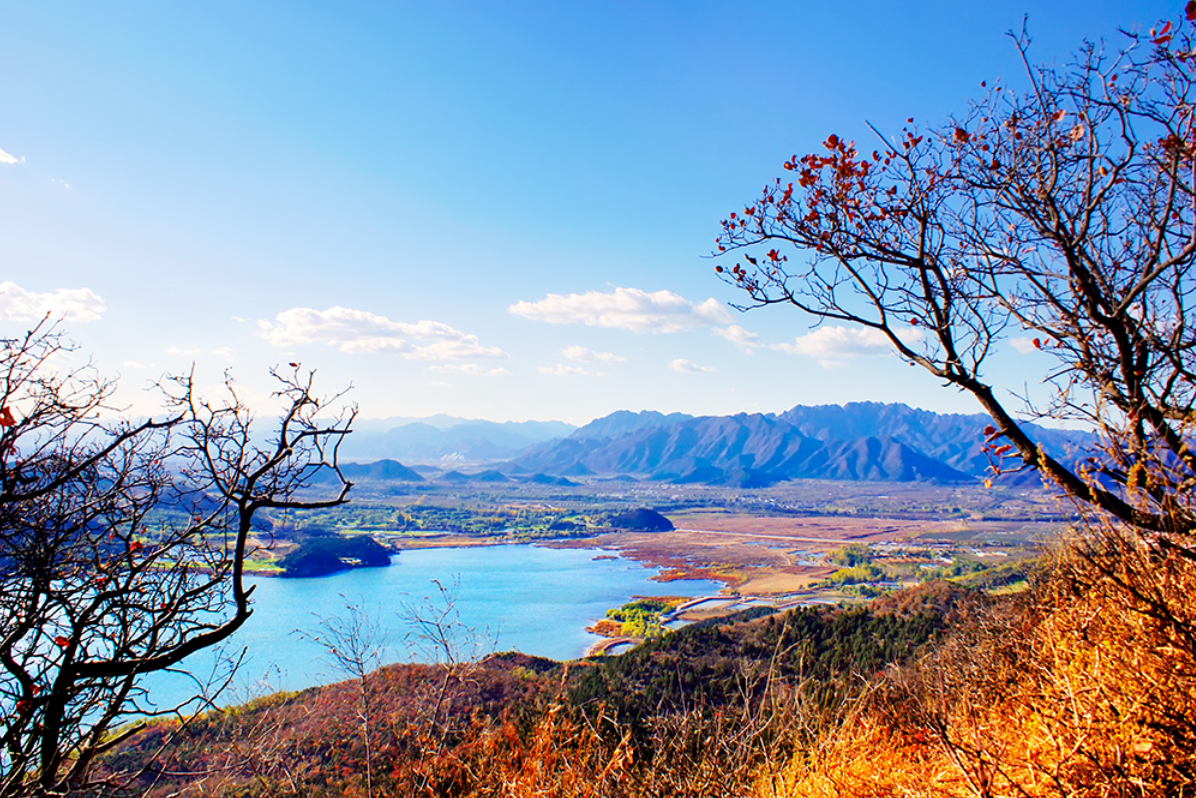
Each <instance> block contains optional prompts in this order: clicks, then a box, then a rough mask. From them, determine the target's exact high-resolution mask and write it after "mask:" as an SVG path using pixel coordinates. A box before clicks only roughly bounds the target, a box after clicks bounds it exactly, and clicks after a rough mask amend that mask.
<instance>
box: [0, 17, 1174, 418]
mask: <svg viewBox="0 0 1196 798" xmlns="http://www.w3.org/2000/svg"><path fill="white" fill-rule="evenodd" d="M1181 5H1182V4H1178V3H1177V4H1165V3H1158V2H1131V3H1125V2H1121V3H1115V2H1102V1H1100V0H1096V1H1094V2H1050V3H1048V2H1039V3H1036V4H1034V5H1029V4H1027V3H1026V2H1025V0H1022V2H1020V3H1015V2H1001V1H998V2H989V3H983V4H965V3H958V2H926V3H917V2H911V3H892V2H887V3H880V2H871V1H868V2H854V3H820V4H813V3H799V2H791V3H771V2H757V3H744V4H730V3H717V4H716V3H702V2H657V3H646V2H635V3H633V2H601V3H599V2H573V3H564V2H561V3H538V4H537V3H517V2H507V3H482V2H477V3H464V2H461V3H421V4H415V3H352V4H350V3H343V4H331V3H321V4H316V3H300V2H288V3H252V4H245V3H222V2H205V3H145V4H137V3H121V2H114V3H107V4H96V3H70V2H61V3H60V2H46V3H9V4H6V5H5V7H4V10H3V24H2V25H0V74H3V76H4V81H3V84H4V88H3V91H0V219H3V221H2V222H0V225H2V227H0V230H2V231H3V234H2V235H0V259H2V260H0V262H2V263H3V264H4V268H3V271H2V272H0V283H2V284H3V285H2V286H0V332H2V333H3V334H6V335H10V334H13V333H14V332H19V331H21V330H24V329H27V328H28V326H29V323H30V319H31V318H33V317H34V316H36V315H38V314H40V313H42V312H45V311H47V310H49V311H52V312H55V313H58V314H60V315H65V317H66V321H65V322H64V324H65V326H66V329H68V331H69V332H70V333H71V335H72V337H73V338H75V339H76V340H77V341H78V342H79V344H80V346H81V351H82V352H84V353H87V354H90V355H92V356H94V359H95V361H96V363H97V364H98V365H99V366H100V367H101V369H102V370H103V371H105V372H106V373H108V374H110V375H113V376H116V375H119V377H120V380H121V385H122V400H123V401H124V402H125V403H127V405H128V406H129V407H130V408H132V409H133V410H134V411H137V412H148V411H149V410H151V409H152V408H153V407H154V406H155V403H154V399H153V396H152V393H150V392H147V391H146V390H145V388H146V386H147V385H149V384H150V383H151V382H152V380H153V379H155V378H157V377H160V376H161V375H162V374H163V373H164V372H177V371H181V370H185V369H188V368H190V367H191V364H192V363H194V364H195V368H196V371H197V374H198V375H199V376H200V380H201V383H202V384H203V385H205V386H214V385H215V384H217V382H218V381H219V377H220V375H221V374H222V372H223V370H224V369H225V368H231V369H232V370H233V373H234V374H235V376H236V378H237V379H238V382H239V385H240V386H241V388H242V390H243V392H244V395H245V397H246V398H247V399H248V400H249V401H250V402H251V403H253V404H255V405H258V406H260V407H261V408H262V410H263V412H265V410H266V409H267V408H268V407H269V397H268V393H269V389H270V386H269V382H268V380H267V379H266V378H265V374H266V371H267V369H268V368H269V367H270V366H272V365H276V364H279V363H283V364H285V363H287V362H290V361H301V362H302V363H303V364H304V366H305V367H312V368H315V369H317V371H318V372H319V382H320V385H321V386H323V387H325V388H326V389H328V390H329V391H332V390H336V389H339V388H342V387H344V386H346V385H349V384H350V383H351V384H352V385H353V391H352V393H351V398H352V399H353V400H354V401H356V402H358V403H359V405H360V407H361V412H362V415H363V416H366V417H370V418H379V417H386V416H420V415H430V414H433V413H441V412H443V413H449V414H452V415H459V416H465V417H471V418H487V419H492V420H500V421H501V420H524V419H563V420H567V421H571V422H574V423H584V422H585V421H588V420H589V419H591V418H594V417H597V416H600V415H604V414H606V413H609V412H611V411H613V410H617V409H632V410H639V409H657V410H662V411H674V410H680V411H685V412H689V413H694V414H722V413H735V412H740V411H747V412H756V411H780V410H783V409H786V408H788V407H791V406H793V405H795V404H799V403H800V404H818V403H828V402H834V403H837V402H846V401H854V400H879V401H903V402H908V403H910V404H912V405H916V406H919V407H925V408H928V409H933V410H939V411H946V412H960V411H962V412H974V411H976V410H977V409H978V408H976V407H975V406H974V404H973V402H972V400H970V399H968V398H967V397H964V396H961V395H959V394H957V393H954V392H952V391H948V390H945V389H943V388H941V387H940V386H939V385H938V384H937V383H936V382H935V381H934V380H933V379H931V378H929V377H928V376H925V375H923V374H921V373H920V372H915V371H913V370H911V369H910V368H909V367H908V366H905V365H903V364H901V363H900V362H898V361H896V360H895V359H894V358H892V357H890V356H887V355H885V354H884V353H883V352H873V351H871V350H869V349H867V348H866V347H865V348H861V347H860V346H858V342H856V339H854V338H852V336H851V335H850V333H845V332H841V331H823V332H819V333H817V334H815V335H814V336H813V337H809V336H810V334H811V330H810V328H809V320H808V319H803V318H802V317H800V316H799V315H797V314H796V313H795V312H792V311H787V310H785V309H781V308H770V309H766V310H757V311H753V312H750V313H747V314H740V313H738V312H737V311H735V310H733V309H731V308H729V307H728V303H729V302H734V301H736V300H737V299H738V297H737V296H736V293H735V291H733V290H732V289H731V288H729V287H728V286H725V285H724V284H722V283H721V282H719V281H718V280H717V279H716V278H715V275H714V272H713V266H714V264H713V262H711V261H710V260H709V259H708V257H707V256H708V255H709V252H710V250H711V247H712V245H713V241H714V237H715V235H717V233H718V222H719V220H720V219H722V218H723V217H724V216H725V215H726V214H727V213H728V212H729V211H731V210H734V209H736V208H737V207H742V205H743V203H744V202H746V201H747V200H749V199H750V198H751V197H752V196H753V195H754V194H756V193H757V192H758V190H759V188H760V187H761V186H762V185H763V184H764V183H765V182H768V181H770V180H771V179H772V178H773V177H775V176H776V175H778V174H780V164H781V162H782V161H783V160H784V159H786V158H788V157H789V156H790V155H793V154H795V153H798V154H801V153H804V152H807V151H810V150H813V149H814V148H816V147H817V146H818V145H819V142H821V141H822V140H823V139H824V138H825V137H826V136H827V134H829V133H837V134H839V135H840V136H843V137H846V138H849V139H856V140H859V141H861V142H867V141H870V134H869V133H868V132H867V129H866V126H865V124H866V122H871V123H873V124H875V125H877V126H878V127H879V128H881V129H899V128H900V127H901V125H902V124H903V123H904V120H905V118H906V117H909V116H913V117H915V118H916V119H918V120H919V121H920V122H929V123H937V122H941V121H943V120H945V119H946V117H947V116H948V115H950V114H951V113H952V112H953V111H962V110H963V108H964V106H965V105H966V103H967V101H968V100H969V99H971V98H975V97H977V96H978V94H979V92H980V88H979V83H980V81H981V80H989V81H991V80H994V79H996V78H997V77H1002V78H1005V79H1006V82H1007V83H1010V84H1013V85H1016V84H1017V83H1018V74H1019V68H1018V62H1017V55H1016V52H1015V51H1014V49H1013V47H1012V46H1011V45H1010V43H1009V41H1008V39H1007V38H1006V37H1005V35H1004V34H1005V32H1006V31H1007V30H1009V29H1011V28H1016V27H1020V25H1021V21H1022V17H1023V15H1024V14H1026V13H1029V20H1030V29H1031V32H1032V34H1033V36H1034V48H1033V54H1034V56H1035V57H1036V59H1037V60H1039V61H1044V62H1062V61H1065V60H1066V59H1067V57H1068V55H1069V54H1070V53H1071V52H1072V51H1073V50H1074V49H1075V47H1076V46H1077V45H1078V44H1079V42H1080V41H1081V40H1082V39H1083V38H1084V37H1091V38H1101V37H1105V38H1108V39H1111V40H1115V38H1116V37H1117V35H1118V34H1117V29H1118V27H1123V28H1135V27H1138V28H1141V27H1149V26H1150V25H1151V24H1153V23H1154V22H1156V21H1157V20H1159V19H1161V18H1164V17H1165V16H1167V15H1168V14H1171V15H1173V16H1174V15H1175V14H1177V13H1178V11H1179V10H1180V6H1181ZM853 342H855V343H853ZM1038 357H1041V356H1040V355H1037V354H1034V353H1023V352H1020V351H1018V350H1017V349H1016V348H1014V347H1012V346H1010V347H1008V348H1007V350H1006V351H1004V352H1003V353H1002V355H1001V357H1000V358H999V359H998V361H997V362H995V363H994V364H993V366H992V369H991V371H990V377H991V378H992V380H993V381H994V382H995V383H998V384H1000V385H1003V386H1007V387H1009V388H1012V389H1015V390H1018V391H1021V390H1023V388H1024V387H1027V388H1028V389H1029V390H1030V392H1031V393H1033V392H1034V391H1035V385H1036V382H1037V380H1038V379H1040V376H1041V373H1042V367H1043V365H1044V364H1043V363H1042V362H1040V361H1038V360H1036V358H1038Z"/></svg>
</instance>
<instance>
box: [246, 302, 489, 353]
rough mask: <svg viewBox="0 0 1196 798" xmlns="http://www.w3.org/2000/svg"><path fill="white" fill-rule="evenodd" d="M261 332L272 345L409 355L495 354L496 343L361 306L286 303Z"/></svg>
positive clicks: (442, 326) (433, 322)
mask: <svg viewBox="0 0 1196 798" xmlns="http://www.w3.org/2000/svg"><path fill="white" fill-rule="evenodd" d="M258 327H260V328H261V331H262V337H263V338H265V339H266V340H267V341H269V342H270V343H271V344H273V345H274V346H278V347H288V346H294V345H296V344H310V343H323V344H327V345H328V346H335V347H339V348H340V350H341V351H342V352H347V353H353V352H391V353H393V354H396V355H402V356H403V357H406V358H410V359H412V360H476V359H481V358H491V359H500V358H505V357H506V356H507V355H506V353H505V352H503V351H502V350H501V349H499V348H498V347H494V346H482V345H481V343H479V342H478V337H477V336H476V335H471V334H469V333H463V332H461V331H460V330H457V329H454V328H453V327H450V326H448V325H447V324H441V323H440V322H436V321H426V320H425V321H418V322H416V323H414V324H410V323H408V322H403V321H391V320H390V319H388V318H386V317H385V316H378V315H376V314H373V313H368V312H366V311H364V310H353V309H352V308H342V307H332V308H329V309H328V310H313V309H312V308H291V309H290V310H284V311H283V312H282V313H279V314H278V315H277V316H275V317H274V321H273V323H271V322H269V321H259V322H258Z"/></svg>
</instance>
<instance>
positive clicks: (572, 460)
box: [505, 402, 1090, 487]
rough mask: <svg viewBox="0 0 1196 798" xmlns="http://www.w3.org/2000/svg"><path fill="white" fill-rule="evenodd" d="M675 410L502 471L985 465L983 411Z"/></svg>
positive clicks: (891, 476)
mask: <svg viewBox="0 0 1196 798" xmlns="http://www.w3.org/2000/svg"><path fill="white" fill-rule="evenodd" d="M677 415H679V414H674V415H672V416H665V415H662V414H660V413H639V414H634V413H628V412H626V411H621V412H619V413H614V414H612V415H610V416H607V417H606V418H603V419H598V420H596V421H594V422H591V423H590V424H588V425H586V426H585V427H582V428H581V429H579V430H578V431H577V432H575V433H574V434H573V435H571V436H570V437H568V438H566V439H564V440H558V441H550V442H547V443H544V444H541V445H539V446H536V447H533V448H532V449H531V450H530V451H528V452H527V453H525V454H523V455H521V456H520V457H517V458H515V459H514V460H512V461H511V462H509V463H508V464H507V466H506V468H505V470H507V471H508V472H510V473H532V472H543V473H550V474H567V475H586V474H610V473H619V474H640V475H646V476H649V477H652V478H654V479H661V480H668V481H673V482H679V483H686V482H700V483H705V484H721V485H735V486H739V487H760V486H765V485H769V484H772V483H774V482H778V481H781V480H785V479H795V478H809V479H847V480H851V479H859V480H888V481H913V480H923V481H936V482H959V481H972V480H976V479H981V478H983V477H984V476H985V475H986V470H987V468H988V466H989V459H988V457H987V456H986V455H985V453H984V452H983V451H982V447H983V446H984V441H985V439H984V433H983V430H984V428H985V427H986V426H987V425H988V424H990V423H991V421H990V420H989V419H988V417H987V416H985V415H983V414H976V415H940V414H937V413H932V412H929V411H926V410H917V409H914V408H911V407H909V406H907V405H902V404H881V403H873V402H860V403H851V404H848V405H843V406H840V405H822V406H802V405H798V406H796V407H794V408H792V409H791V410H788V411H786V412H784V413H781V414H779V415H774V414H746V413H741V414H739V415H735V416H705V417H700V418H692V417H687V416H681V417H680V418H678V417H677ZM1028 429H1030V430H1031V432H1032V434H1033V435H1034V436H1035V437H1036V439H1037V440H1038V441H1039V442H1040V443H1041V444H1042V446H1043V448H1044V449H1046V450H1047V451H1048V452H1050V453H1052V454H1053V455H1055V456H1056V457H1059V458H1061V459H1072V458H1073V457H1074V456H1075V452H1078V451H1079V450H1080V449H1081V448H1082V447H1083V446H1084V445H1085V444H1086V443H1087V442H1088V441H1089V440H1090V436H1088V435H1085V434H1083V433H1078V432H1068V431H1061V430H1049V429H1046V428H1042V427H1037V426H1034V425H1028Z"/></svg>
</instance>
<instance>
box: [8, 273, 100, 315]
mask: <svg viewBox="0 0 1196 798" xmlns="http://www.w3.org/2000/svg"><path fill="white" fill-rule="evenodd" d="M104 309H105V305H104V300H103V299H100V298H99V297H98V296H96V295H95V294H94V293H92V291H91V289H90V288H59V289H58V290H56V291H47V292H45V293H42V294H38V293H34V292H33V291H26V290H25V289H24V288H21V287H20V286H19V285H17V284H16V283H14V282H11V281H8V282H3V283H0V317H3V318H6V319H9V320H11V321H33V320H35V319H40V318H42V317H43V316H45V315H46V314H49V315H50V316H53V317H60V318H62V319H65V320H66V321H99V319H100V314H102V313H103V312H104Z"/></svg>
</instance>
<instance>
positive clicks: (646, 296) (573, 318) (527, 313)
mask: <svg viewBox="0 0 1196 798" xmlns="http://www.w3.org/2000/svg"><path fill="white" fill-rule="evenodd" d="M508 310H510V312H511V313H514V314H515V315H517V316H523V317H525V318H528V319H532V320H533V321H544V322H548V323H549V324H585V325H588V326H590V327H615V328H618V329H621V330H631V331H632V332H639V333H642V332H654V333H674V332H680V331H681V330H685V329H689V328H691V327H706V326H710V325H714V324H727V323H728V322H730V321H731V315H730V314H729V313H727V311H726V309H725V308H724V307H723V306H722V305H720V304H719V303H718V302H717V301H716V300H714V299H707V300H706V301H705V302H702V303H700V304H695V303H693V302H690V301H689V300H688V299H685V298H684V297H682V296H678V295H677V294H674V293H673V292H672V291H656V292H655V293H651V294H650V293H648V292H647V291H641V290H639V289H638V288H616V289H615V290H614V291H611V292H610V293H606V294H604V293H602V292H600V291H589V292H587V293H584V294H569V295H568V296H561V295H560V294H549V295H548V296H546V297H544V298H543V299H541V300H540V301H539V302H516V303H515V304H514V305H511V306H510V308H508Z"/></svg>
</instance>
